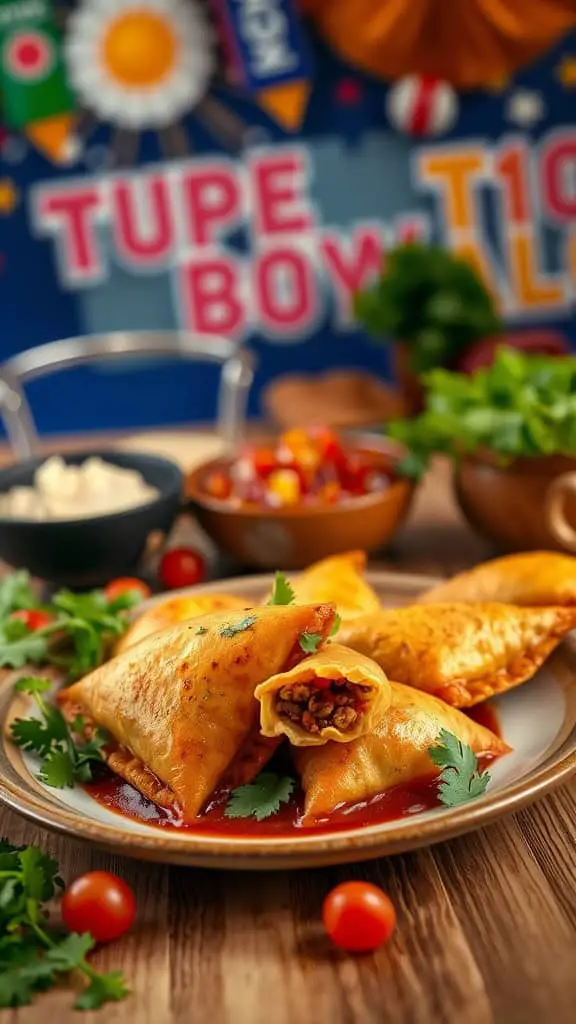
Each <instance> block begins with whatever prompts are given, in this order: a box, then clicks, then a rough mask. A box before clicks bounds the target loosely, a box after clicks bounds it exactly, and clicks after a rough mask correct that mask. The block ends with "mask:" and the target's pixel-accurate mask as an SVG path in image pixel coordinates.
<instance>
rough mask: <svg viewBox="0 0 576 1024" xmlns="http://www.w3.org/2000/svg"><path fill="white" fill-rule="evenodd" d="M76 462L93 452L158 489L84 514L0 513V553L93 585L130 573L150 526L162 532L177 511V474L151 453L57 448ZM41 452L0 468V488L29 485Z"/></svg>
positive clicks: (55, 579)
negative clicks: (154, 494)
mask: <svg viewBox="0 0 576 1024" xmlns="http://www.w3.org/2000/svg"><path fill="white" fill-rule="evenodd" d="M61 454H62V458H63V459H64V460H65V462H67V463H71V464H72V465H78V464H79V463H81V462H84V461H85V459H87V458H88V457H89V456H91V455H98V456H100V458H102V459H104V460H105V461H106V462H110V463H112V465H114V466H124V467H126V468H127V469H136V470H138V471H139V472H140V473H141V474H142V476H143V477H144V479H145V481H146V483H147V484H151V485H152V486H153V487H156V488H157V489H158V490H159V492H160V495H159V497H158V498H155V499H154V500H153V501H149V502H147V503H146V504H145V505H139V506H138V507H137V508H133V509H129V510H128V511H126V512H114V513H111V514H109V515H101V516H92V517H90V518H89V519H69V520H64V519H61V520H50V521H46V522H36V521H31V520H29V519H28V520H27V519H11V518H8V517H6V516H0V558H2V559H4V561H6V562H8V563H9V564H10V565H13V566H15V567H18V568H25V569H28V570H29V571H30V572H31V573H32V575H33V576H39V577H40V578H41V579H45V580H48V581H50V582H51V583H57V584H59V585H60V586H67V587H95V586H99V585H100V584H102V583H106V582H107V581H108V580H110V579H113V578H114V577H116V576H126V575H131V574H133V573H135V572H136V571H137V569H138V563H139V561H140V559H141V557H142V554H143V552H144V549H145V547H146V541H147V539H148V536H149V534H150V533H152V531H154V530H161V531H162V532H163V533H166V534H167V533H168V532H169V530H170V529H171V527H172V525H173V523H174V520H175V518H176V515H177V513H178V510H179V507H180V503H181V499H182V488H183V477H182V473H181V471H180V469H179V468H178V466H177V465H176V464H175V463H173V462H170V460H169V459H163V458H159V457H158V456H156V455H144V454H142V455H140V454H135V453H132V452H130V453H126V454H123V453H120V452H115V451H83V452H62V453H61ZM46 458H47V456H45V455H43V456H41V457H38V458H35V459H29V460H28V461H26V462H18V463H15V464H14V465H13V466H9V467H8V468H7V469H2V470H0V493H4V492H6V491H9V490H10V488H11V487H15V486H30V485H31V484H32V482H33V478H34V472H35V470H36V469H38V467H39V466H40V465H41V464H42V463H43V462H45V461H46Z"/></svg>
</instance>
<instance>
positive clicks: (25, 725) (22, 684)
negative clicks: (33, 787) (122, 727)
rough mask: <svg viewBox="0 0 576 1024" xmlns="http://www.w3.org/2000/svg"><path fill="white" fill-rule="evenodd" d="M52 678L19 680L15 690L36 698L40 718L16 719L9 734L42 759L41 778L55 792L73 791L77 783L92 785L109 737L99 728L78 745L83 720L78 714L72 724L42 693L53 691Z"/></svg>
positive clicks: (30, 677) (18, 744)
mask: <svg viewBox="0 0 576 1024" xmlns="http://www.w3.org/2000/svg"><path fill="white" fill-rule="evenodd" d="M51 686H52V683H51V682H50V680H49V679H41V678H39V677H37V676H27V677H25V678H23V679H19V680H18V682H17V683H16V685H15V687H14V689H15V690H16V691H17V693H27V694H29V695H30V696H31V697H33V698H34V701H35V703H36V707H37V709H38V712H39V717H34V718H17V719H15V721H14V722H12V725H11V726H10V735H11V737H12V739H13V741H14V743H16V745H17V746H19V747H22V748H23V750H30V751H33V752H34V753H35V754H38V756H39V757H40V759H41V766H40V771H39V773H38V778H39V779H40V781H41V782H45V783H46V785H47V786H52V787H53V788H54V789H64V788H65V787H68V788H70V789H72V788H73V786H74V783H75V782H90V780H91V779H92V767H93V765H94V763H101V762H102V753H101V750H102V747H103V745H104V743H105V742H106V734H105V733H104V732H103V731H102V730H101V729H96V730H95V732H94V735H93V736H92V738H91V739H90V741H89V742H87V743H82V744H81V745H78V743H77V742H76V739H75V736H74V734H77V735H78V736H81V735H82V732H83V729H84V721H83V719H82V717H81V716H80V715H78V716H77V717H76V718H75V719H74V721H73V722H72V723H71V725H68V722H67V721H66V719H65V718H64V715H63V714H62V712H61V711H60V708H58V707H56V705H54V704H47V703H46V701H45V700H44V697H43V694H44V693H46V692H47V691H48V690H50V688H51Z"/></svg>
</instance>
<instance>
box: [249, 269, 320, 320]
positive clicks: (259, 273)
mask: <svg viewBox="0 0 576 1024" xmlns="http://www.w3.org/2000/svg"><path fill="white" fill-rule="evenodd" d="M256 288H257V295H258V298H259V303H258V304H259V306H260V314H261V318H262V323H263V324H264V326H265V327H270V328H273V329H275V330H277V331H298V330H300V329H302V328H304V327H307V326H309V324H310V323H311V321H312V320H313V318H314V315H315V312H316V305H315V293H316V289H315V287H314V278H313V275H312V272H311V269H310V265H309V263H308V260H307V259H306V257H305V256H304V255H303V254H302V253H300V252H298V251H297V250H295V249H274V250H273V251H272V252H269V253H266V254H265V255H263V256H261V257H260V259H259V260H258V263H257V266H256Z"/></svg>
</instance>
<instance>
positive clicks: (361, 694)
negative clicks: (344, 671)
mask: <svg viewBox="0 0 576 1024" xmlns="http://www.w3.org/2000/svg"><path fill="white" fill-rule="evenodd" d="M370 689H371V687H370V686H360V685H359V684H357V683H350V682H348V680H347V679H314V680H313V681H312V682H309V683H292V684H291V685H288V686H283V687H282V689H281V690H279V691H278V693H277V695H276V711H277V712H278V714H279V716H280V718H288V719H290V721H291V722H295V723H296V724H297V725H300V726H302V728H303V729H306V731H307V732H311V733H314V732H320V730H321V729H326V728H327V727H328V726H330V725H331V726H333V727H334V728H335V729H338V730H339V731H340V732H348V730H349V729H353V728H354V726H355V725H356V723H357V721H358V716H359V715H360V714H361V713H362V711H363V710H364V709H365V708H366V704H367V696H368V694H369V693H370Z"/></svg>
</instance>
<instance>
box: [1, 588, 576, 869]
mask: <svg viewBox="0 0 576 1024" xmlns="http://www.w3.org/2000/svg"><path fill="white" fill-rule="evenodd" d="M368 579H369V581H370V583H371V584H372V585H373V586H374V587H375V589H376V590H377V591H378V593H379V594H380V596H381V598H382V601H383V603H384V604H389V605H394V604H396V605H398V604H403V603H406V602H408V601H410V600H411V599H412V598H413V597H414V596H415V595H416V594H417V593H419V592H420V591H422V590H424V589H427V588H428V587H429V586H431V585H433V584H434V583H435V582H437V581H435V580H431V579H429V578H427V577H422V576H408V575H399V574H394V573H386V572H377V571H374V572H370V573H369V574H368ZM271 580H272V577H271V576H269V575H266V576H252V577H245V578H242V579H234V580H219V581H217V582H215V583H211V584H208V585H206V586H203V587H195V588H193V589H194V593H195V594H199V593H208V592H210V591H212V592H216V591H219V592H227V593H234V592H235V593H239V594H243V595H244V594H245V595H246V596H247V597H253V598H256V599H260V598H262V597H263V595H264V594H265V593H266V592H268V591H269V588H270V585H271ZM182 593H184V591H182ZM575 677H576V641H575V640H574V639H573V638H572V639H570V640H567V641H565V642H564V643H563V644H562V645H561V646H560V647H559V648H558V649H557V651H556V652H555V654H554V655H553V656H552V658H550V659H549V661H548V662H547V663H546V665H545V666H544V668H543V669H541V671H540V672H539V673H538V675H537V676H535V677H534V679H532V680H531V681H530V682H528V683H525V684H524V685H523V686H520V687H518V688H517V689H516V690H512V691H510V692H509V693H507V694H505V695H504V696H502V697H500V698H499V699H497V700H496V701H495V702H494V704H495V707H496V709H497V714H498V717H499V721H500V725H501V729H502V733H503V736H504V738H505V739H506V740H507V741H508V742H509V743H510V745H511V746H512V747H513V748H514V749H513V753H511V754H509V755H508V756H506V757H504V758H502V759H501V760H500V761H498V762H497V763H496V764H495V765H494V766H493V767H492V768H491V775H492V779H491V782H490V784H489V787H488V789H487V791H486V794H485V795H484V796H482V797H480V798H479V799H476V800H474V801H471V802H470V803H468V804H464V805H461V806H460V807H457V808H455V809H442V808H438V809H435V810H431V811H427V812H425V813H422V814H418V815H414V816H411V817H409V818H403V819H401V820H399V821H392V822H386V823H382V824H374V825H370V826H364V827H362V828H355V829H350V830H348V831H345V832H342V831H339V832H337V831H334V832H330V831H322V833H317V834H314V832H313V831H310V832H308V831H304V830H303V834H302V835H301V836H298V837H292V836H289V837H277V838H275V837H271V838H262V837H261V836H258V837H243V836H239V837H237V836H233V835H228V836H222V837H218V836H214V835H209V834H206V835H201V834H198V835H192V834H190V833H188V834H179V833H178V832H177V830H174V831H169V830H161V829H159V828H155V827H154V826H151V825H146V824H144V823H141V822H137V821H134V820H130V819H127V818H124V817H122V816H121V815H119V814H117V813H115V812H113V811H109V810H107V809H106V808H104V807H102V806H101V805H100V804H98V803H96V801H95V800H93V799H92V798H91V797H89V796H88V795H87V794H86V793H84V792H83V791H82V790H79V789H75V790H72V791H71V790H66V791H60V790H54V789H49V788H48V787H46V786H43V785H42V784H41V783H39V782H38V781H37V780H36V778H35V777H34V767H35V766H34V761H33V760H32V759H30V758H28V756H27V755H22V753H21V752H20V751H19V750H18V749H17V748H15V747H14V746H13V745H12V744H11V743H10V741H9V740H8V739H6V738H5V735H4V734H5V731H6V724H7V721H8V720H9V719H10V718H12V717H13V716H14V714H17V713H20V714H22V711H23V708H22V706H21V705H20V706H19V705H18V701H19V700H21V699H22V698H14V696H13V692H12V682H13V679H14V676H13V675H12V674H11V678H9V679H8V678H6V679H5V680H4V682H3V683H2V684H1V687H0V716H1V720H2V723H3V729H2V736H3V739H2V742H1V745H0V800H2V801H3V802H4V803H5V804H7V805H8V806H9V807H11V808H12V809H13V810H15V811H17V812H19V813H20V814H23V815H25V816H26V817H27V818H30V819H31V820H32V821H34V822H36V823H37V824H39V825H42V826H44V827H46V828H49V829H53V830H55V831H58V832H63V833H65V834H67V835H71V836H74V837H75V838H78V839H86V840H88V841H91V842H94V843H96V844H97V845H98V846H100V847H106V848H107V849H109V850H112V851H114V852H116V853H122V854H126V855H129V856H132V857H139V858H143V859H149V860H158V861H163V862H167V863H168V862H170V863H177V864H189V865H197V866H200V867H217V868H242V869H254V868H260V869H272V868H297V867H311V866H315V865H321V864H337V863H345V862H349V861H358V860H367V859H369V858H371V857H381V856H384V855H386V854H391V853H399V852H401V851H403V850H408V849H412V848H414V847H418V846H425V845H427V844H429V843H434V842H439V841H440V840H442V839H449V838H451V837H452V836H456V835H458V834H460V833H462V832H466V831H469V830H470V829H474V828H478V827H479V826H481V825H484V824H486V823H487V822H490V821H493V820H494V819H495V818H497V817H499V816H500V815H502V814H505V813H508V812H510V811H513V810H518V809H519V808H520V807H523V806H524V805H525V804H528V803H529V802H530V801H532V800H535V799H536V798H537V797H538V796H541V795H542V794H543V793H546V792H547V791H548V790H550V789H552V788H553V787H554V786H557V785H559V784H560V783H561V782H562V781H565V780H566V779H568V777H569V776H570V774H571V773H572V772H574V771H576V684H575Z"/></svg>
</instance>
